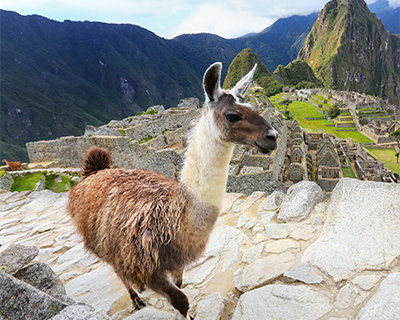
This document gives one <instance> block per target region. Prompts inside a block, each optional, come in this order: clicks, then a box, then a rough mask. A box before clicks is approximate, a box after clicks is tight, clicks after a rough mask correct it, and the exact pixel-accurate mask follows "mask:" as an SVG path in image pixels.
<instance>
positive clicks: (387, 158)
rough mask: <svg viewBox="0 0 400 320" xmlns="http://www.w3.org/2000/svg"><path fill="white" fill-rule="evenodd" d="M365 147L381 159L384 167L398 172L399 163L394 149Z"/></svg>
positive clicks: (399, 168) (399, 169)
mask: <svg viewBox="0 0 400 320" xmlns="http://www.w3.org/2000/svg"><path fill="white" fill-rule="evenodd" d="M365 149H366V150H367V151H368V152H369V153H370V154H372V155H373V156H374V157H375V158H377V159H378V160H379V161H382V162H383V163H384V164H385V167H386V168H388V169H389V170H391V171H392V172H397V173H400V163H397V162H396V161H397V160H396V151H395V149H369V148H365Z"/></svg>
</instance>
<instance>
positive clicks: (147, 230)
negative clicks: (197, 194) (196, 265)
mask: <svg viewBox="0 0 400 320" xmlns="http://www.w3.org/2000/svg"><path fill="white" fill-rule="evenodd" d="M97 156H99V157H100V158H101V159H103V160H104V157H103V156H104V153H103V152H102V151H101V149H100V150H99V148H92V149H91V150H90V152H89V155H88V158H87V159H86V162H85V163H86V166H84V168H83V172H85V173H86V177H85V178H84V179H83V180H82V181H80V182H79V183H78V184H77V185H76V186H75V187H74V188H73V189H72V190H71V192H70V195H69V199H70V200H69V204H68V211H69V212H70V214H71V216H72V219H73V221H74V223H75V225H76V226H77V229H78V231H79V233H80V234H81V235H82V237H83V241H84V243H85V246H86V248H87V249H89V250H90V251H91V252H93V253H95V254H96V255H97V256H98V257H100V258H101V259H103V260H104V261H106V262H108V263H110V264H111V265H112V266H113V268H114V270H115V272H116V274H117V275H118V276H119V277H120V278H121V279H122V281H123V282H124V284H125V285H126V287H127V289H128V291H129V293H130V294H131V297H132V300H134V303H136V304H137V305H138V306H140V305H142V303H141V301H140V298H139V297H138V296H137V294H136V292H135V291H134V290H133V289H132V288H131V286H132V285H135V286H136V287H137V288H144V287H145V286H148V287H150V288H151V289H153V290H155V291H156V292H159V293H162V294H164V295H165V292H164V291H162V290H164V289H165V288H164V286H166V287H167V288H169V287H172V284H171V283H170V284H168V283H167V284H166V283H159V282H163V281H166V280H165V279H164V278H165V275H166V274H170V275H171V276H172V278H173V280H174V281H175V283H176V284H177V285H178V286H180V285H181V283H182V272H183V269H184V267H185V266H186V265H187V264H188V263H190V262H192V261H194V260H196V259H197V258H199V257H200V256H201V254H202V253H203V252H204V250H205V247H206V244H207V241H208V237H209V234H210V232H211V229H212V226H213V225H214V223H215V220H216V219H217V216H218V210H217V209H216V208H212V207H211V206H204V205H201V204H199V203H198V201H197V200H196V199H194V198H193V197H192V196H190V195H189V193H188V192H186V190H185V188H184V186H183V185H182V184H180V183H178V182H176V181H172V180H170V179H168V178H166V177H164V176H163V175H161V174H158V173H155V172H152V171H146V170H120V169H105V170H101V171H98V172H97V173H96V174H93V172H90V168H93V167H94V166H93V165H92V163H91V161H94V162H95V163H96V161H97V160H96V157H97ZM89 159H91V160H89ZM103 160H102V161H103ZM106 163H107V161H103V164H106ZM96 169H97V170H100V167H96ZM188 210H200V211H204V212H210V214H209V215H211V221H210V222H208V220H209V219H206V220H207V222H206V223H202V221H198V224H197V228H195V229H191V228H190V227H189V226H190V225H191V223H188V221H187V219H188V218H187V212H188ZM199 215H200V214H199ZM193 239H196V240H193ZM173 289H175V291H174V290H173ZM177 290H178V289H177V288H173V287H172V292H171V295H172V296H174V295H178V296H179V294H180V293H177V292H178V291H177ZM179 292H180V291H179ZM181 294H182V295H183V293H181ZM169 298H170V300H171V303H172V304H173V305H174V303H175V304H177V302H176V301H178V302H179V301H182V299H183V300H184V297H178V298H175V299H174V297H172V298H171V297H169ZM173 300H175V301H173ZM174 307H176V308H177V309H178V310H179V311H181V313H182V314H184V315H185V314H186V312H187V308H188V303H187V304H185V302H184V305H183V306H179V305H178V306H175V305H174Z"/></svg>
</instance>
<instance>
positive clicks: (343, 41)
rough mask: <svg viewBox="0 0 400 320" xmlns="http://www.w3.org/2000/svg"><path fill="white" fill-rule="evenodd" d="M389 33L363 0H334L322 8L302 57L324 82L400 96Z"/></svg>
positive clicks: (397, 41) (396, 41)
mask: <svg viewBox="0 0 400 320" xmlns="http://www.w3.org/2000/svg"><path fill="white" fill-rule="evenodd" d="M399 45H400V38H398V37H396V36H394V35H390V34H389V32H388V31H387V30H386V29H385V27H384V26H383V24H382V22H381V20H380V19H378V18H376V15H375V14H373V13H371V12H370V11H369V9H368V7H367V5H366V3H365V1H363V0H331V1H329V2H328V3H327V4H326V5H325V7H324V8H323V10H322V11H321V12H320V13H319V15H318V19H317V21H316V22H315V23H314V25H313V28H312V29H311V32H310V33H309V35H308V37H307V39H306V41H305V43H304V45H303V47H302V49H301V50H300V52H299V55H298V59H299V60H304V61H306V62H307V63H308V64H309V65H310V66H311V67H312V68H313V70H314V72H315V74H316V75H317V77H318V78H319V79H320V80H321V81H322V82H323V83H324V85H325V86H326V87H330V88H337V89H340V90H350V91H358V92H364V93H368V94H372V95H379V96H382V97H383V98H385V99H388V100H389V101H390V102H391V103H397V102H398V101H399V86H400V77H399V74H400V68H399V65H398V64H396V61H399V59H400V53H399V52H398V51H396V50H395V48H398V47H399Z"/></svg>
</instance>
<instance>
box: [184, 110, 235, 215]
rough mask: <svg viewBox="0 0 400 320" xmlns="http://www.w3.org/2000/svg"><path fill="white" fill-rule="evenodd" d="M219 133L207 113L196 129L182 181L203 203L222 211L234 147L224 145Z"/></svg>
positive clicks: (209, 111)
mask: <svg viewBox="0 0 400 320" xmlns="http://www.w3.org/2000/svg"><path fill="white" fill-rule="evenodd" d="M218 132H219V131H218V128H216V125H215V123H214V121H213V117H212V111H211V110H207V111H206V113H205V114H203V115H202V117H201V118H200V120H199V122H198V123H197V125H196V126H195V127H194V128H193V132H192V134H191V137H190V145H189V148H188V150H187V152H186V160H185V163H184V166H183V169H182V174H181V179H180V180H181V182H182V183H184V184H185V186H186V187H187V189H188V191H190V192H191V193H192V194H195V195H196V196H197V197H198V198H199V200H201V201H203V202H205V203H208V204H212V205H214V206H217V207H218V208H221V207H222V202H223V197H224V193H225V188H226V182H227V179H228V170H229V162H230V160H231V157H232V152H233V145H232V144H231V143H226V142H223V141H221V140H220V139H219V133H218Z"/></svg>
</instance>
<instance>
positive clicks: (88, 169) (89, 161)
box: [82, 147, 111, 178]
mask: <svg viewBox="0 0 400 320" xmlns="http://www.w3.org/2000/svg"><path fill="white" fill-rule="evenodd" d="M110 167H111V157H110V154H109V153H108V150H106V149H103V148H99V147H91V148H90V149H89V151H88V154H87V157H86V159H85V160H84V162H83V166H82V174H83V177H84V178H86V177H88V176H90V175H92V174H94V173H96V172H97V171H99V170H103V169H108V168H110Z"/></svg>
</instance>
